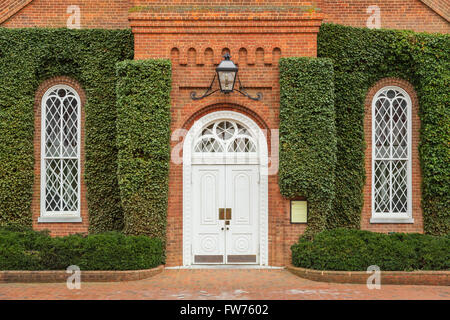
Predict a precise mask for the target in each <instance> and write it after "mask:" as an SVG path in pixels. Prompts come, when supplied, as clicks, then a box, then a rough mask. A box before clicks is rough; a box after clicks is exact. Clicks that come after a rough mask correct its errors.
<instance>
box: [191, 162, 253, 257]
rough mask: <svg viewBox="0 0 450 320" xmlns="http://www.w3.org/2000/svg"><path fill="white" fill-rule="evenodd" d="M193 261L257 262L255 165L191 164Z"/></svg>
mask: <svg viewBox="0 0 450 320" xmlns="http://www.w3.org/2000/svg"><path fill="white" fill-rule="evenodd" d="M192 184H193V186H192V187H193V188H192V197H193V199H192V200H193V201H192V205H193V207H192V213H193V215H192V218H193V241H192V255H193V257H192V258H193V260H192V261H194V263H195V264H259V233H258V225H259V221H258V218H259V171H258V165H236V164H232V165H225V164H221V165H193V168H192Z"/></svg>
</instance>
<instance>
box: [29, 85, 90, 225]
mask: <svg viewBox="0 0 450 320" xmlns="http://www.w3.org/2000/svg"><path fill="white" fill-rule="evenodd" d="M58 89H65V90H68V91H71V92H72V93H73V94H74V95H75V99H76V100H77V104H78V110H77V158H78V168H77V170H78V181H77V183H78V194H77V197H78V199H77V201H78V203H77V210H76V211H46V207H45V199H46V178H47V177H46V171H45V170H46V169H45V160H46V158H47V157H46V154H45V143H46V142H45V134H46V124H45V120H46V115H47V110H46V109H47V104H46V102H47V99H48V96H49V94H50V93H51V92H52V91H54V90H58ZM61 118H62V117H61ZM61 143H62V141H61ZM62 158H64V157H62ZM40 161H41V186H40V200H41V201H40V212H41V214H40V217H38V222H41V223H49V222H50V223H51V222H54V223H57V222H81V221H82V218H81V214H80V212H81V211H80V210H81V99H80V96H79V94H78V92H77V91H76V90H75V89H74V88H73V87H71V86H68V85H65V84H58V85H54V86H52V87H50V88H49V89H48V90H47V91H46V92H45V94H44V95H43V97H42V100H41V159H40Z"/></svg>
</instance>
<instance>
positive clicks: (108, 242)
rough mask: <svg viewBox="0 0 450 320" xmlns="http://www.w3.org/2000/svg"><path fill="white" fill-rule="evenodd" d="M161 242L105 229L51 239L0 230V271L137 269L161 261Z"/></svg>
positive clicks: (42, 235) (35, 233)
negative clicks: (78, 268) (92, 232)
mask: <svg viewBox="0 0 450 320" xmlns="http://www.w3.org/2000/svg"><path fill="white" fill-rule="evenodd" d="M163 256H164V247H163V241H162V240H160V239H157V238H149V237H146V236H126V235H124V234H122V233H119V232H107V233H100V234H94V235H89V236H83V235H79V234H78V235H70V236H66V237H58V238H52V237H50V236H49V235H48V233H45V232H36V231H31V230H29V231H22V232H16V231H9V230H7V229H0V270H65V269H66V268H67V267H68V266H70V265H77V266H78V267H80V269H81V270H139V269H150V268H154V267H156V266H158V265H160V264H162V263H164V257H163Z"/></svg>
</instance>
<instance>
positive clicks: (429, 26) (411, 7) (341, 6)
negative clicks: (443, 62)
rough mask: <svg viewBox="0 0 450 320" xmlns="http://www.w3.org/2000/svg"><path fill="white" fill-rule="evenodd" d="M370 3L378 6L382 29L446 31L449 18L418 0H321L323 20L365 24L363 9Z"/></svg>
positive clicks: (364, 10) (365, 12)
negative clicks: (322, 1)
mask: <svg viewBox="0 0 450 320" xmlns="http://www.w3.org/2000/svg"><path fill="white" fill-rule="evenodd" d="M428 2H431V1H428ZM435 2H436V3H437V2H439V3H444V2H445V1H435ZM372 5H377V6H378V7H379V8H380V16H381V27H382V28H385V29H409V30H414V31H418V32H422V31H427V32H441V33H448V32H450V23H449V21H448V20H446V19H444V18H443V17H442V16H440V15H439V14H438V13H436V12H435V11H433V10H432V9H431V8H430V7H429V6H427V5H425V4H424V3H423V2H422V1H420V0H379V1H371V0H324V3H323V5H322V6H323V12H324V13H325V19H324V22H333V23H338V24H343V25H349V26H354V27H366V22H367V19H368V18H369V16H370V15H371V14H370V13H367V8H368V7H369V6H372ZM447 8H448V1H447ZM447 19H448V17H447Z"/></svg>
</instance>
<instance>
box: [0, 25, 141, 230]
mask: <svg viewBox="0 0 450 320" xmlns="http://www.w3.org/2000/svg"><path fill="white" fill-rule="evenodd" d="M132 57H133V36H132V33H131V31H130V30H92V29H91V30H68V29H38V28H29V29H6V28H0V137H1V138H0V225H7V224H16V225H27V226H31V210H30V207H31V198H32V186H33V166H34V157H33V135H34V114H33V107H34V98H35V94H36V90H37V88H38V86H39V84H40V83H41V82H42V81H44V80H46V79H49V78H52V77H55V76H62V75H64V76H69V77H71V78H73V79H75V80H77V81H78V82H80V84H81V85H82V87H83V88H84V90H85V93H86V98H87V99H86V100H87V102H86V105H85V113H86V127H85V132H86V143H85V151H86V162H85V177H86V185H87V194H88V209H89V220H90V221H89V222H90V223H89V228H90V231H91V232H102V231H108V230H120V229H122V226H123V213H122V208H121V205H120V194H119V188H118V184H117V176H116V172H117V148H116V143H115V140H116V105H115V99H116V96H115V83H116V73H115V65H116V62H118V61H121V60H125V59H130V58H132Z"/></svg>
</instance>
